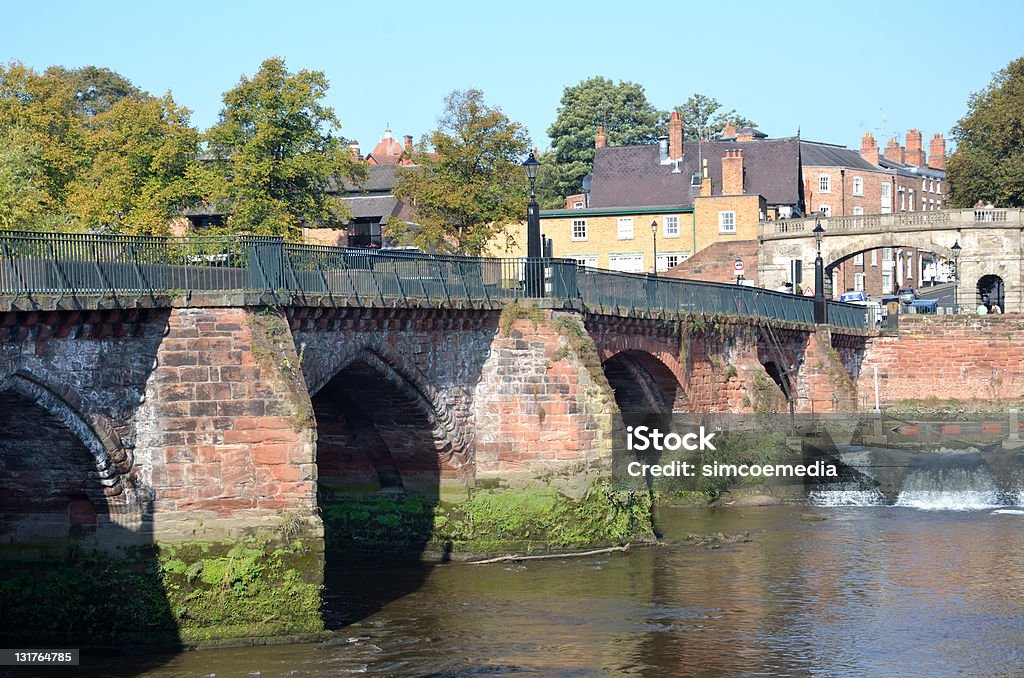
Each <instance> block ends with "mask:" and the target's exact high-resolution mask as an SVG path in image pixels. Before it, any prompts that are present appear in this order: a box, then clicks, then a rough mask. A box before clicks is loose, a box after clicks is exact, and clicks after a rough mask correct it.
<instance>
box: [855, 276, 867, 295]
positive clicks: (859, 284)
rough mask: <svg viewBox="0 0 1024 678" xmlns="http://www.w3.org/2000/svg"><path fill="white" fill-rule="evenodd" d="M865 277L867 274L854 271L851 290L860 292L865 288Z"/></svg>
mask: <svg viewBox="0 0 1024 678" xmlns="http://www.w3.org/2000/svg"><path fill="white" fill-rule="evenodd" d="M866 278H867V276H865V275H864V274H863V273H854V274H853V291H854V292H862V291H863V290H864V289H865V287H864V281H865V279H866Z"/></svg>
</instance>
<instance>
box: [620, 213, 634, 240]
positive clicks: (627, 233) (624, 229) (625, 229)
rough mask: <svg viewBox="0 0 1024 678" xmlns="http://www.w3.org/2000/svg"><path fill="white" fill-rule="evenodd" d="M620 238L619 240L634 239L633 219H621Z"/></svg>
mask: <svg viewBox="0 0 1024 678" xmlns="http://www.w3.org/2000/svg"><path fill="white" fill-rule="evenodd" d="M618 236H619V240H632V239H633V217H619V220H618Z"/></svg>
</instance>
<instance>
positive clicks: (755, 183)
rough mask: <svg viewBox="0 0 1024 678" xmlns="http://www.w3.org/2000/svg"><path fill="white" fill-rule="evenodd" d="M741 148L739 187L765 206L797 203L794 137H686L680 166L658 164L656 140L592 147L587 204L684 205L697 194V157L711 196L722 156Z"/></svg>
mask: <svg viewBox="0 0 1024 678" xmlns="http://www.w3.org/2000/svg"><path fill="white" fill-rule="evenodd" d="M735 149H740V150H742V151H743V169H744V191H745V192H746V193H750V194H759V195H762V196H764V198H765V200H767V202H768V204H769V205H799V204H800V203H801V202H802V199H803V194H802V184H801V180H800V142H799V140H798V139H797V138H795V137H792V138H786V139H758V140H755V141H748V142H739V141H733V140H721V141H705V142H703V143H700V144H698V142H696V141H687V142H686V143H684V144H683V159H682V160H681V161H680V162H679V171H678V172H675V171H674V170H675V163H668V164H662V163H661V159H660V155H659V149H658V145H657V144H650V145H644V146H613V147H604V148H597V149H595V152H594V180H593V184H592V188H591V193H590V206H591V207H630V206H641V205H643V206H652V205H684V204H685V205H688V204H690V203H692V202H693V199H694V198H696V197H698V196H700V185H699V184H698V185H693V184H692V177H693V175H694V173H695V172H696V173H699V172H700V168H701V164H702V162H701V161H702V160H704V159H706V160H707V161H708V175H709V176H710V177H711V186H712V195H721V194H722V157H723V156H724V155H725V153H726V151H729V150H735Z"/></svg>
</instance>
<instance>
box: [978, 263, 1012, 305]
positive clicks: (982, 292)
mask: <svg viewBox="0 0 1024 678" xmlns="http://www.w3.org/2000/svg"><path fill="white" fill-rule="evenodd" d="M974 289H975V304H976V305H977V306H984V307H985V308H987V309H988V310H989V311H990V312H991V311H993V310H994V307H996V306H998V307H999V312H1003V311H1004V310H1005V309H1006V285H1005V284H1004V282H1003V279H1002V278H1001V277H1000V276H998V275H995V274H992V273H988V274H986V275H983V276H981V277H980V278H978V283H977V285H975V288H974Z"/></svg>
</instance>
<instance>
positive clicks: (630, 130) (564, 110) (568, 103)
mask: <svg viewBox="0 0 1024 678" xmlns="http://www.w3.org/2000/svg"><path fill="white" fill-rule="evenodd" d="M665 122H666V114H665V113H664V112H663V111H659V110H658V109H656V108H655V107H654V106H653V105H651V103H650V102H649V101H647V95H646V94H645V93H644V88H643V87H642V86H640V85H637V84H636V83H632V82H626V81H620V82H619V83H618V84H615V83H614V82H612V81H611V80H608V79H607V78H603V77H600V76H598V77H593V78H589V79H588V80H584V81H582V82H580V83H579V84H578V85H573V86H571V87H566V88H565V90H564V92H563V93H562V100H561V106H560V107H559V109H558V116H557V117H556V118H555V122H554V123H552V125H551V126H550V127H549V128H548V136H550V137H551V148H552V151H553V152H554V161H555V162H554V165H553V166H552V167H550V168H544V170H542V171H550V172H552V173H553V174H554V178H553V181H552V189H551V190H552V191H553V193H554V194H553V195H551V194H549V193H548V191H545V193H544V194H542V195H541V199H542V201H543V202H545V203H549V202H551V201H556V202H557V200H558V199H559V198H562V199H564V198H565V196H567V195H572V194H574V193H579V192H580V191H581V190H582V189H581V187H580V184H581V181H582V180H583V177H584V176H586V175H587V174H590V173H591V172H592V171H593V167H594V137H595V135H596V134H597V127H598V125H604V129H605V134H607V135H608V145H609V146H625V145H631V144H648V143H653V142H655V141H656V140H657V138H658V135H660V134H664V133H665V130H666V127H665Z"/></svg>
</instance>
